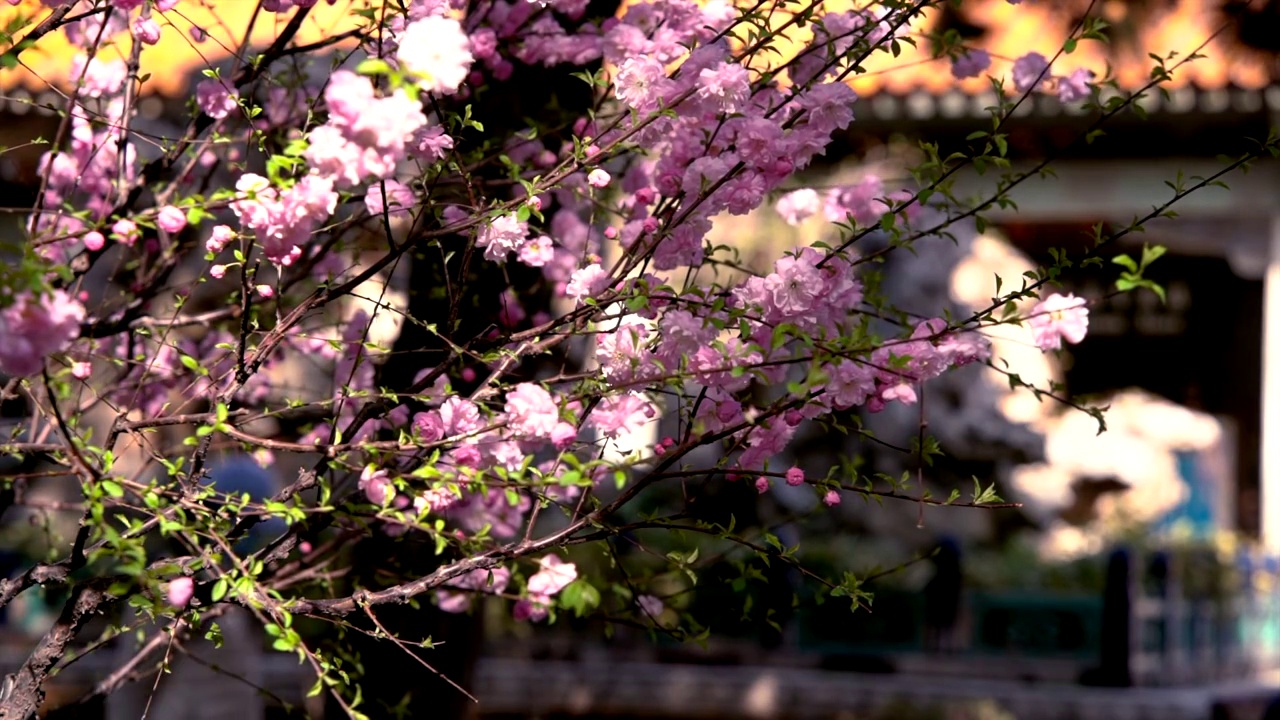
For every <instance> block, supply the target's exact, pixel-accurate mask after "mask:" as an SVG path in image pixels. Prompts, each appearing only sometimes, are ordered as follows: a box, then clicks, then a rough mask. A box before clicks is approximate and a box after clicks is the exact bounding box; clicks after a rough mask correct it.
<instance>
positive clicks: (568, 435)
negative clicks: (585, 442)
mask: <svg viewBox="0 0 1280 720" xmlns="http://www.w3.org/2000/svg"><path fill="white" fill-rule="evenodd" d="M577 439H578V428H576V427H574V425H573V423H569V422H564V421H561V422H558V423H556V426H555V427H554V428H552V429H551V443H552V444H553V445H555V447H556V449H557V450H567V449H568V448H569V446H570V445H572V444H573V441H574V440H577Z"/></svg>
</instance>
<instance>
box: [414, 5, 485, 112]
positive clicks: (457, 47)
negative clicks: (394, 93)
mask: <svg viewBox="0 0 1280 720" xmlns="http://www.w3.org/2000/svg"><path fill="white" fill-rule="evenodd" d="M397 42H398V43H399V47H398V48H397V49H396V59H397V60H399V61H400V65H401V67H403V68H404V69H405V70H407V71H409V72H410V73H412V74H413V75H414V76H416V77H417V79H418V86H419V87H421V88H422V89H423V90H426V91H427V92H434V93H440V94H442V95H452V94H453V93H455V92H457V91H458V86H459V85H461V84H462V81H463V80H465V79H466V78H467V72H468V71H470V69H471V63H472V62H473V61H474V58H473V57H472V56H471V42H470V41H469V40H468V39H467V34H466V33H465V32H463V30H462V25H461V24H459V23H458V21H457V20H454V19H452V18H446V17H438V16H432V17H425V18H423V19H421V20H418V21H416V22H413V23H410V24H409V26H408V27H407V28H405V30H404V32H403V33H402V34H401V35H400V37H398V38H397Z"/></svg>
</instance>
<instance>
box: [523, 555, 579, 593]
mask: <svg viewBox="0 0 1280 720" xmlns="http://www.w3.org/2000/svg"><path fill="white" fill-rule="evenodd" d="M538 565H539V567H540V568H541V569H540V570H538V572H536V573H534V574H533V575H530V576H529V585H528V589H529V594H530V595H541V596H542V597H551V596H553V595H555V594H556V593H558V592H560V591H561V590H563V589H565V587H566V586H568V585H569V583H571V582H573V581H574V580H577V579H578V568H577V567H575V566H574V564H573V563H567V562H565V561H563V560H561V559H560V558H559V557H556V556H555V555H546V556H543V558H542V559H541V560H539V561H538Z"/></svg>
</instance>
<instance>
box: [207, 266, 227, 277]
mask: <svg viewBox="0 0 1280 720" xmlns="http://www.w3.org/2000/svg"><path fill="white" fill-rule="evenodd" d="M226 274H227V266H226V265H211V266H209V277H211V278H213V279H214V280H221V279H222V278H223V277H225V276H226Z"/></svg>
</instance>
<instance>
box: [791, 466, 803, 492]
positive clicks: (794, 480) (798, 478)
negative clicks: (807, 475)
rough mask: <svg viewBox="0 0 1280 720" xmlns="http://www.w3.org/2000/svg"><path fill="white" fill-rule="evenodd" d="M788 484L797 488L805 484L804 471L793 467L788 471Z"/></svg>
mask: <svg viewBox="0 0 1280 720" xmlns="http://www.w3.org/2000/svg"><path fill="white" fill-rule="evenodd" d="M787 484H788V485H791V486H792V487H795V486H797V485H803V484H804V470H801V469H800V468H798V467H792V468H789V469H788V470H787Z"/></svg>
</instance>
